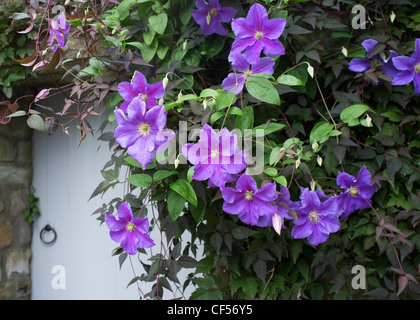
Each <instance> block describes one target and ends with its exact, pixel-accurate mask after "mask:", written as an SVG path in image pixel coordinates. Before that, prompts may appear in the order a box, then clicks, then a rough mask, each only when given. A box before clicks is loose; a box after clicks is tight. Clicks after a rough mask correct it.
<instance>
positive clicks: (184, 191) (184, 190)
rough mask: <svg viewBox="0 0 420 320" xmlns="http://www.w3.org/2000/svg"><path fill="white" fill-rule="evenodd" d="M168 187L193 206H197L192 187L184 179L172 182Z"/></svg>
mask: <svg viewBox="0 0 420 320" xmlns="http://www.w3.org/2000/svg"><path fill="white" fill-rule="evenodd" d="M169 187H170V188H171V189H172V190H174V191H175V192H177V193H178V194H179V195H180V196H182V197H183V198H184V199H185V200H187V201H188V202H189V203H191V204H192V205H193V206H195V207H196V206H197V195H196V194H195V191H194V189H193V187H192V186H191V184H190V183H189V182H188V181H186V180H184V179H178V180H176V181H175V182H172V183H171V184H170V185H169Z"/></svg>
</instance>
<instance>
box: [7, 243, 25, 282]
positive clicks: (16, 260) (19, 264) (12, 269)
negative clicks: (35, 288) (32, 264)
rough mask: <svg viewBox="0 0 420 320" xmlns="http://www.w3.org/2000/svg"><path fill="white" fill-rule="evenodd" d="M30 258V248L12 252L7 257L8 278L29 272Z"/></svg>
mask: <svg viewBox="0 0 420 320" xmlns="http://www.w3.org/2000/svg"><path fill="white" fill-rule="evenodd" d="M30 259H31V251H29V250H25V251H12V252H10V253H9V254H8V255H7V258H6V274H7V278H11V277H12V276H21V275H25V274H29V270H30V269H29V261H30Z"/></svg>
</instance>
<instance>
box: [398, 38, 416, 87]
mask: <svg viewBox="0 0 420 320" xmlns="http://www.w3.org/2000/svg"><path fill="white" fill-rule="evenodd" d="M392 63H393V64H394V66H395V68H396V69H397V70H398V73H397V74H395V75H394V77H393V78H394V79H393V81H392V85H405V84H409V83H410V82H413V83H414V91H415V92H416V94H420V39H416V41H415V47H414V53H413V54H412V55H411V56H410V57H405V56H399V57H395V58H392Z"/></svg>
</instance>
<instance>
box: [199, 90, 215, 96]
mask: <svg viewBox="0 0 420 320" xmlns="http://www.w3.org/2000/svg"><path fill="white" fill-rule="evenodd" d="M218 94H219V93H218V92H217V91H216V90H213V89H204V90H203V91H201V93H200V97H201V98H208V97H216V96H217V95H218Z"/></svg>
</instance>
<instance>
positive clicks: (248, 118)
mask: <svg viewBox="0 0 420 320" xmlns="http://www.w3.org/2000/svg"><path fill="white" fill-rule="evenodd" d="M253 126H254V109H253V108H252V107H251V106H247V107H245V108H243V109H242V117H237V118H236V122H235V127H236V128H238V129H239V130H241V131H242V133H243V132H244V130H246V129H252V127H253Z"/></svg>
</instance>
